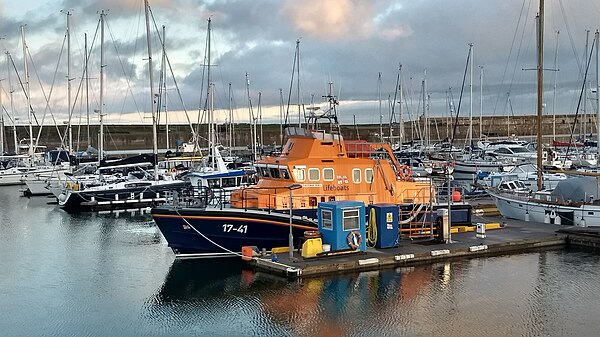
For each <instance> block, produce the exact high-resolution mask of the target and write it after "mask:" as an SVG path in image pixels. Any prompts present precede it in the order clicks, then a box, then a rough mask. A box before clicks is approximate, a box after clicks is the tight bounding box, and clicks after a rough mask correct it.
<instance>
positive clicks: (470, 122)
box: [469, 43, 473, 151]
mask: <svg viewBox="0 0 600 337" xmlns="http://www.w3.org/2000/svg"><path fill="white" fill-rule="evenodd" d="M469 53H470V54H471V55H469V61H470V62H471V64H470V65H469V71H470V76H469V92H470V94H469V95H470V96H469V97H470V98H469V151H471V150H472V149H473V44H472V43H469Z"/></svg>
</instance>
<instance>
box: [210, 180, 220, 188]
mask: <svg viewBox="0 0 600 337" xmlns="http://www.w3.org/2000/svg"><path fill="white" fill-rule="evenodd" d="M208 187H209V188H219V187H221V180H220V179H219V178H216V179H208Z"/></svg>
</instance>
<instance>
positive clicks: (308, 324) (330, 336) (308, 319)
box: [262, 279, 348, 337]
mask: <svg viewBox="0 0 600 337" xmlns="http://www.w3.org/2000/svg"><path fill="white" fill-rule="evenodd" d="M322 293H323V280H319V279H312V280H308V281H307V282H306V283H305V284H304V285H303V286H302V289H300V290H298V289H290V290H288V291H285V292H282V293H277V294H274V295H271V296H266V297H264V298H263V300H262V303H263V310H264V312H265V313H266V314H268V315H269V316H271V317H272V318H273V320H275V321H276V322H278V323H280V324H283V325H286V326H289V327H290V328H291V331H292V332H293V333H294V335H296V336H323V337H335V336H345V335H347V333H348V331H345V329H344V325H342V324H341V323H340V322H338V321H336V320H335V319H332V318H331V317H328V316H327V315H326V314H325V313H324V312H323V309H322V308H321V305H322V304H321V301H320V300H321V297H322Z"/></svg>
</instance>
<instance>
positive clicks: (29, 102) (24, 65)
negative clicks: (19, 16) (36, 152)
mask: <svg viewBox="0 0 600 337" xmlns="http://www.w3.org/2000/svg"><path fill="white" fill-rule="evenodd" d="M21 39H22V40H23V69H24V71H25V73H24V75H23V76H24V77H25V95H26V96H27V112H28V113H27V117H28V120H29V166H32V165H33V125H32V124H33V116H32V114H33V109H32V108H31V96H30V91H29V70H28V69H27V44H26V43H25V25H21Z"/></svg>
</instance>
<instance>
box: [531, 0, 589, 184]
mask: <svg viewBox="0 0 600 337" xmlns="http://www.w3.org/2000/svg"><path fill="white" fill-rule="evenodd" d="M537 28H538V31H537V33H538V34H537V37H538V38H537V40H538V41H537V42H538V45H537V47H538V48H537V178H538V181H537V185H538V191H541V190H542V186H543V185H544V182H543V181H542V179H543V173H542V103H543V94H544V85H543V84H544V54H543V50H544V0H540V11H539V13H538V20H537ZM599 138H600V133H599Z"/></svg>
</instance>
